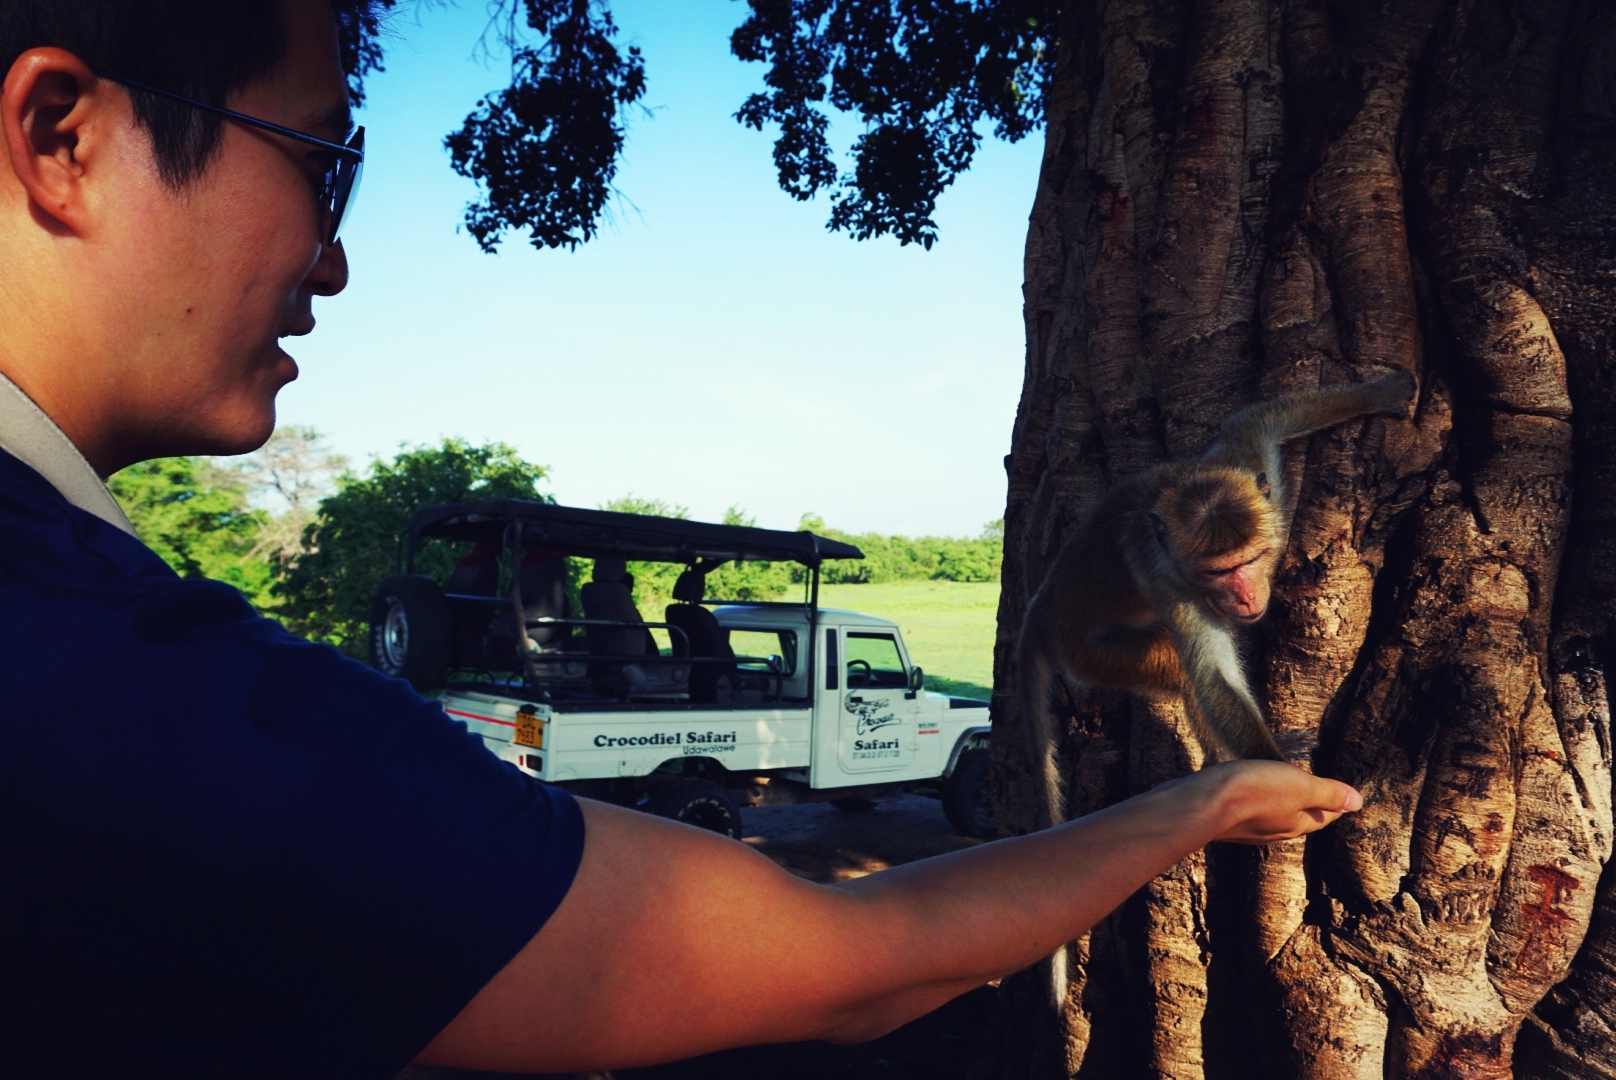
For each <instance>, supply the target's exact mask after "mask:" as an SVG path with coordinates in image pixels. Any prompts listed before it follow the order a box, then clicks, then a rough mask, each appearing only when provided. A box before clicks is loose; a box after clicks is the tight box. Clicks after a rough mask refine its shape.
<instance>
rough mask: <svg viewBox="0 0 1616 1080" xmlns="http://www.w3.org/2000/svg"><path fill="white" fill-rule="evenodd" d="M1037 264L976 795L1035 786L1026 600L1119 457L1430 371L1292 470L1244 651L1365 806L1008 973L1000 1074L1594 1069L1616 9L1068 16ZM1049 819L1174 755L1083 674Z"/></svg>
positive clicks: (1162, 451)
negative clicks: (1289, 508)
mask: <svg viewBox="0 0 1616 1080" xmlns="http://www.w3.org/2000/svg"><path fill="white" fill-rule="evenodd" d="M1064 31H1065V32H1064V35H1063V36H1064V40H1065V45H1064V46H1063V50H1062V54H1061V56H1060V60H1059V67H1058V71H1057V74H1056V81H1055V86H1054V88H1053V91H1052V94H1051V98H1050V104H1049V123H1048V146H1047V149H1046V151H1045V155H1044V161H1043V170H1042V175H1041V177H1040V182H1039V188H1038V195H1037V201H1036V204H1035V206H1034V209H1033V214H1032V222H1031V229H1030V232H1029V236H1028V241H1027V256H1026V324H1027V369H1026V384H1025V389H1024V392H1023V396H1022V400H1021V407H1020V412H1019V415H1018V417H1017V420H1016V428H1015V435H1014V442H1013V444H1012V452H1011V454H1010V456H1009V458H1008V459H1006V465H1007V468H1008V470H1009V482H1010V494H1009V506H1008V509H1007V512H1006V515H1005V523H1006V552H1005V564H1004V593H1003V601H1002V606H1001V608H1000V613H999V638H998V649H997V657H996V662H995V685H996V686H997V687H999V688H1001V689H1000V690H998V691H996V693H995V699H994V725H995V735H994V756H995V761H996V765H997V793H996V794H997V798H998V807H999V813H1000V820H1001V822H1002V823H1003V826H1004V828H1006V829H1007V830H1008V831H1009V832H1012V833H1017V832H1024V831H1026V830H1027V829H1028V828H1030V827H1031V826H1032V823H1033V820H1034V813H1033V808H1034V798H1033V790H1032V784H1031V779H1030V775H1029V772H1028V768H1027V761H1026V758H1025V754H1024V751H1023V743H1022V734H1021V731H1020V727H1019V717H1018V710H1017V707H1016V702H1015V701H1014V699H1013V697H1012V696H1011V695H1010V694H1009V693H1008V692H1007V691H1006V690H1005V689H1003V688H1008V687H1012V686H1014V685H1015V683H1016V680H1015V677H1014V675H1015V670H1014V669H1015V644H1016V642H1015V638H1016V634H1017V631H1018V629H1019V625H1020V613H1021V611H1022V608H1023V606H1024V604H1025V603H1026V600H1027V598H1028V597H1029V596H1030V595H1031V593H1032V592H1033V591H1034V590H1035V589H1036V588H1037V585H1038V583H1039V581H1040V580H1041V578H1042V575H1043V572H1044V569H1045V568H1046V567H1047V565H1048V563H1049V560H1050V558H1051V557H1052V555H1053V553H1054V552H1055V551H1056V549H1057V548H1058V546H1059V544H1060V542H1061V540H1062V539H1063V538H1064V536H1065V535H1066V534H1067V533H1068V531H1069V530H1070V528H1071V526H1072V524H1073V522H1074V521H1075V520H1076V519H1077V518H1078V517H1079V515H1081V514H1082V512H1083V510H1084V508H1085V507H1086V506H1088V505H1089V504H1090V503H1091V502H1092V501H1093V500H1094V499H1095V498H1096V496H1098V495H1099V494H1100V493H1101V492H1102V491H1104V490H1105V489H1106V487H1107V486H1108V485H1110V484H1111V483H1112V482H1114V481H1115V480H1116V479H1117V478H1119V477H1122V476H1126V475H1128V474H1129V473H1132V472H1134V471H1136V470H1138V469H1140V468H1143V467H1145V466H1147V465H1150V464H1152V463H1154V462H1157V461H1161V460H1164V459H1167V458H1171V457H1178V456H1182V455H1190V454H1194V453H1196V452H1197V451H1199V450H1200V449H1201V448H1202V447H1203V446H1204V445H1205V444H1206V443H1207V442H1208V441H1209V439H1210V436H1211V434H1212V433H1213V431H1214V430H1215V428H1216V425H1217V423H1218V422H1219V421H1220V420H1221V419H1222V418H1223V417H1224V416H1225V415H1227V414H1228V413H1229V412H1231V411H1233V410H1234V409H1235V408H1237V407H1238V406H1240V405H1241V404H1243V403H1245V402H1248V401H1251V400H1254V399H1256V398H1259V397H1264V396H1269V395H1272V394H1275V393H1278V392H1282V391H1287V390H1294V389H1300V388H1305V387H1310V386H1317V385H1321V384H1334V383H1342V382H1351V381H1357V380H1361V379H1365V378H1369V377H1372V376H1374V375H1376V374H1378V373H1381V372H1383V371H1385V370H1386V369H1388V368H1398V369H1402V370H1405V371H1409V372H1412V373H1414V374H1415V376H1416V377H1417V378H1418V380H1419V384H1420V394H1419V405H1418V411H1417V414H1416V416H1415V418H1414V420H1413V421H1412V422H1407V421H1396V420H1385V419H1376V420H1370V421H1364V422H1360V423H1355V424H1348V425H1344V426H1342V427H1340V428H1338V429H1335V430H1333V431H1330V432H1327V433H1324V434H1321V435H1319V436H1317V437H1315V438H1314V439H1312V440H1311V441H1309V442H1307V443H1306V444H1304V445H1298V446H1296V447H1294V448H1293V450H1292V451H1291V457H1290V467H1291V468H1292V469H1293V470H1294V476H1295V478H1296V480H1297V485H1298V487H1297V489H1298V490H1299V493H1300V497H1299V500H1298V507H1297V510H1296V513H1295V519H1294V526H1293V530H1292V533H1291V539H1290V546H1289V549H1288V550H1287V552H1286V553H1285V557H1284V559H1283V561H1282V563H1281V565H1280V568H1279V571H1278V576H1277V578H1276V581H1275V586H1276V589H1275V599H1274V604H1273V607H1272V609H1271V613H1270V615H1269V617H1268V620H1267V621H1266V623H1265V624H1264V625H1263V626H1262V627H1261V629H1260V630H1259V632H1258V633H1256V634H1254V635H1253V636H1252V638H1251V640H1250V641H1249V642H1248V648H1247V665H1248V668H1249V669H1250V670H1251V672H1252V674H1253V678H1254V681H1255V682H1256V683H1257V684H1258V689H1259V696H1260V698H1261V699H1262V700H1263V702H1264V704H1265V707H1266V709H1267V712H1268V715H1269V716H1270V718H1271V720H1272V723H1273V726H1274V727H1275V728H1276V729H1277V730H1280V731H1305V730H1308V729H1317V730H1318V732H1319V746H1318V749H1317V751H1316V752H1315V753H1314V755H1313V759H1312V767H1313V768H1314V769H1316V770H1317V771H1319V772H1320V773H1322V774H1325V775H1330V776H1336V777H1339V778H1341V779H1343V780H1346V781H1348V782H1350V783H1353V784H1355V785H1357V786H1358V787H1359V789H1360V790H1362V791H1363V792H1364V794H1365V796H1366V799H1367V804H1366V806H1365V808H1364V810H1363V811H1362V812H1361V813H1359V814H1356V815H1353V816H1351V817H1350V818H1349V819H1346V820H1344V821H1343V822H1342V823H1340V824H1338V825H1337V826H1335V827H1333V828H1331V829H1329V830H1327V831H1325V832H1324V833H1322V834H1320V835H1318V836H1315V837H1312V838H1310V839H1308V840H1306V841H1297V842H1293V843H1289V844H1279V845H1274V846H1273V847H1271V848H1269V849H1267V850H1263V851H1258V850H1250V849H1241V848H1231V847H1223V846H1214V847H1213V848H1212V849H1209V850H1208V851H1207V852H1206V853H1205V854H1204V855H1196V856H1194V857H1191V858H1189V859H1186V860H1184V861H1183V862H1182V863H1180V864H1179V865H1178V866H1176V867H1174V868H1173V869H1172V870H1171V871H1169V872H1168V873H1167V874H1165V875H1163V876H1162V877H1161V878H1159V879H1157V880H1156V881H1154V882H1152V883H1151V884H1150V885H1149V886H1147V887H1146V888H1145V889H1143V890H1141V892H1140V893H1139V894H1138V895H1136V896H1135V897H1133V898H1132V899H1131V900H1130V901H1129V902H1128V903H1127V904H1125V905H1124V906H1123V907H1122V908H1121V909H1120V910H1119V911H1118V912H1117V913H1115V914H1114V915H1112V916H1111V917H1110V918H1109V919H1107V920H1106V921H1105V922H1104V923H1103V924H1101V925H1100V926H1099V927H1097V928H1096V929H1095V931H1094V932H1093V933H1092V934H1091V935H1089V937H1088V938H1086V939H1084V940H1083V941H1081V942H1079V943H1077V946H1076V948H1075V950H1074V953H1075V955H1076V957H1077V959H1078V963H1077V964H1076V976H1077V977H1076V979H1075V981H1074V984H1073V988H1072V993H1071V996H1070V998H1069V1000H1068V1002H1067V1005H1066V1008H1065V1011H1064V1013H1063V1014H1062V1015H1060V1016H1056V1015H1054V1014H1053V1012H1052V1011H1051V1010H1049V1009H1048V1008H1047V1007H1046V1006H1043V1005H1042V1004H1041V1001H1040V994H1039V989H1038V986H1037V984H1036V982H1037V981H1036V979H1035V978H1034V977H1033V976H1031V975H1030V974H1027V973H1023V974H1022V975H1020V976H1015V977H1012V978H1011V979H1008V980H1006V981H1005V983H1004V986H1003V987H1002V989H1001V992H1000V997H999V1008H998V1015H997V1016H996V1018H995V1024H994V1029H993V1037H992V1038H991V1039H989V1040H988V1041H987V1043H986V1044H985V1045H984V1046H983V1048H982V1050H981V1055H980V1057H979V1060H978V1062H977V1069H976V1071H977V1073H978V1075H980V1076H982V1077H994V1078H999V1077H1004V1078H1010V1077H1017V1078H1020V1077H1026V1076H1036V1077H1046V1076H1067V1075H1070V1076H1083V1077H1096V1078H1102V1077H1135V1076H1163V1077H1173V1078H1175V1080H1192V1078H1199V1077H1207V1076H1212V1077H1251V1076H1257V1075H1266V1076H1272V1077H1292V1076H1299V1077H1308V1078H1321V1080H1322V1078H1330V1080H1336V1078H1342V1080H1345V1078H1348V1077H1351V1078H1370V1077H1381V1076H1387V1077H1421V1078H1431V1080H1437V1078H1450V1077H1451V1078H1457V1077H1465V1078H1480V1077H1488V1078H1490V1077H1504V1076H1509V1075H1512V1074H1513V1075H1520V1076H1523V1077H1534V1078H1537V1077H1541V1078H1549V1077H1595V1076H1598V1077H1616V871H1612V873H1610V874H1607V875H1605V877H1604V879H1603V880H1602V879H1601V873H1602V871H1603V869H1604V867H1605V865H1606V863H1607V860H1608V859H1609V856H1610V853H1611V834H1612V820H1611V749H1610V717H1609V703H1608V700H1607V693H1606V666H1607V664H1608V663H1609V662H1610V660H1611V656H1612V653H1611V616H1612V614H1613V612H1616V607H1613V606H1612V605H1613V602H1616V417H1613V416H1612V414H1613V413H1616V382H1613V380H1616V348H1613V341H1612V328H1613V317H1616V243H1613V238H1616V4H1613V3H1611V2H1609V0H1078V2H1075V3H1073V4H1072V5H1071V7H1070V8H1069V9H1068V11H1067V14H1066V26H1065V28H1064ZM1070 705H1071V709H1070V720H1069V722H1068V724H1067V726H1066V730H1065V738H1064V745H1063V754H1064V762H1065V766H1066V773H1067V775H1068V777H1069V778H1070V782H1071V785H1072V800H1071V801H1072V805H1073V811H1074V813H1080V812H1085V811H1088V810H1093V809H1096V808H1098V807H1100V806H1103V805H1105V804H1106V803H1108V802H1111V801H1115V800H1116V799H1119V798H1122V797H1125V796H1126V795H1128V794H1131V793H1134V792H1138V791H1142V790H1144V789H1146V788H1148V787H1151V786H1153V785H1155V784H1157V783H1160V782H1162V781H1164V780H1167V779H1169V778H1171V777H1173V776H1176V775H1179V774H1181V773H1183V772H1185V771H1187V770H1189V769H1193V768H1196V767H1198V766H1199V765H1200V764H1201V763H1202V762H1201V757H1200V751H1199V748H1198V747H1197V745H1196V743H1195V741H1194V739H1193V736H1192V735H1191V734H1190V732H1189V728H1188V726H1187V725H1186V723H1185V722H1184V718H1183V716H1182V713H1181V711H1180V710H1178V709H1176V708H1173V707H1167V706H1162V705H1157V704H1147V703H1144V702H1140V701H1135V700H1130V699H1128V698H1126V697H1125V696H1121V695H1117V694H1112V693H1100V692H1088V693H1086V694H1085V695H1084V696H1083V699H1082V700H1076V701H1072V702H1071V703H1070Z"/></svg>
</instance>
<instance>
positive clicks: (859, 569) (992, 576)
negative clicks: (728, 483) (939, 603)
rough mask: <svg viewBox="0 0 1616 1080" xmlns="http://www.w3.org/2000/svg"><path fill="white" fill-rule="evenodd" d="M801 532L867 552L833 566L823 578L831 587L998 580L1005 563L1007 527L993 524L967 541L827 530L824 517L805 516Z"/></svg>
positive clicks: (826, 565) (831, 565)
mask: <svg viewBox="0 0 1616 1080" xmlns="http://www.w3.org/2000/svg"><path fill="white" fill-rule="evenodd" d="M798 528H801V529H806V530H808V531H809V532H814V533H818V534H819V535H820V536H825V537H829V538H830V539H832V540H841V541H842V542H844V543H848V544H853V545H854V546H856V547H858V548H859V549H860V550H861V551H863V552H864V558H863V559H862V560H851V559H849V560H836V561H832V562H827V563H826V564H825V569H824V571H823V573H822V574H821V575H820V578H821V580H822V581H824V582H825V583H826V584H831V585H882V584H886V583H887V582H892V581H998V580H999V567H1000V564H1001V563H1002V562H1003V561H1004V522H1003V521H994V522H990V523H989V524H988V525H987V527H986V528H984V529H983V531H982V535H981V536H978V537H975V538H971V539H966V538H960V537H952V536H919V537H908V536H885V535H882V534H881V533H847V532H843V531H842V530H840V529H832V528H829V527H827V526H826V525H825V521H824V519H823V518H820V517H818V516H816V515H814V514H804V515H803V516H802V521H801V522H800V523H799V525H798Z"/></svg>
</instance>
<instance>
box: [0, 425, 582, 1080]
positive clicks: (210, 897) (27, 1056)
mask: <svg viewBox="0 0 1616 1080" xmlns="http://www.w3.org/2000/svg"><path fill="white" fill-rule="evenodd" d="M582 851H583V820H582V817H581V816H580V814H579V812H578V807H577V804H576V803H574V802H573V801H572V799H571V798H570V797H569V796H567V795H566V794H565V793H563V792H560V791H558V790H556V789H553V788H549V787H546V786H545V785H543V784H540V783H538V782H537V781H535V780H533V779H531V778H530V777H527V776H524V775H523V774H521V773H520V772H519V771H517V770H516V769H515V768H513V767H512V766H510V765H508V764H506V763H503V762H501V761H499V760H498V759H497V758H495V757H494V756H493V755H492V754H490V753H489V752H488V751H487V750H486V749H484V747H483V746H482V743H481V741H480V740H479V739H478V738H477V737H475V736H473V735H471V734H469V733H468V732H467V731H466V729H465V727H464V726H462V725H461V724H459V723H457V722H455V721H452V720H450V719H449V718H448V717H447V716H445V715H444V712H443V710H442V709H441V708H440V707H439V706H438V705H437V704H436V703H434V702H429V701H426V700H424V699H423V698H421V697H420V696H419V695H417V694H416V693H414V692H413V691H412V690H411V689H410V688H409V687H408V686H407V685H406V684H404V683H402V682H399V681H397V680H394V679H389V678H386V677H384V676H382V675H380V674H378V673H376V672H374V671H372V670H370V669H369V668H366V667H365V666H363V665H361V664H358V663H355V662H354V661H352V660H349V659H346V658H344V657H343V656H341V655H339V654H338V653H337V652H336V651H335V650H333V649H330V648H327V647H325V646H322V645H313V644H310V643H309V642H307V641H304V640H302V639H301V638H298V637H295V636H293V635H292V634H289V633H287V632H286V631H285V630H283V629H282V628H281V627H280V626H279V625H278V624H277V623H275V622H273V621H270V620H268V619H263V618H260V617H258V616H257V615H256V614H255V613H254V612H253V610H252V608H251V607H250V606H249V605H248V604H247V603H246V601H245V600H243V598H242V597H241V595H240V594H239V593H238V592H236V591H235V590H234V589H231V588H229V587H228V586H225V585H221V584H218V583H215V582H209V581H194V580H182V579H180V578H178V577H176V576H175V575H174V574H173V572H172V571H170V570H169V568H168V567H167V566H166V565H165V564H164V563H163V562H162V560H160V559H159V558H158V557H157V556H156V555H154V554H153V553H152V552H151V551H149V550H148V549H147V548H146V547H144V546H143V545H142V544H140V543H139V542H138V541H136V540H135V539H133V538H132V537H130V536H128V535H127V534H125V533H124V532H122V531H120V530H119V529H118V528H116V527H114V526H113V525H110V524H108V523H107V522H106V521H103V520H102V519H101V518H99V517H96V516H94V515H92V514H90V513H87V512H85V511H84V510H81V509H78V508H77V507H76V506H73V505H71V504H69V503H68V502H67V500H66V499H64V498H63V497H62V496H61V495H60V494H58V493H57V491H56V489H55V488H54V487H52V486H51V485H50V484H49V483H47V482H46V481H45V480H44V479H43V478H41V476H40V475H39V474H38V473H36V472H34V471H33V470H32V469H30V468H29V467H28V466H26V465H23V464H22V463H21V462H20V461H18V460H17V459H16V458H14V457H12V456H11V455H9V454H6V453H4V452H0V1074H4V1075H5V1076H8V1077H11V1076H14V1077H18V1078H24V1077H29V1078H31V1077H53V1078H54V1077H95V1078H97V1080H104V1078H106V1077H110V1076H122V1075H128V1076H148V1075H149V1076H162V1077H164V1078H165V1080H178V1078H183V1077H199V1078H200V1077H207V1078H209V1080H220V1078H225V1077H259V1076H262V1077H276V1078H277V1080H288V1078H290V1077H298V1078H300V1080H301V1078H314V1077H333V1078H335V1077H341V1078H343V1080H360V1078H364V1077H377V1078H385V1077H389V1076H391V1075H392V1074H393V1073H395V1072H396V1071H398V1070H399V1069H400V1068H402V1067H403V1066H404V1065H406V1064H407V1063H408V1062H409V1061H410V1059H411V1058H412V1057H414V1055H415V1054H416V1053H418V1052H419V1051H420V1050H421V1048H422V1047H424V1046H425V1045H426V1044H427V1043H428V1042H429V1041H431V1039H432V1037H433V1036H434V1035H436V1034H437V1033H438V1032H439V1031H440V1030H441V1029H442V1028H443V1027H444V1026H445V1025H446V1024H447V1023H448V1022H449V1021H450V1020H451V1019H453V1018H454V1016H455V1014H456V1013H458V1012H459V1011H460V1009H461V1008H462V1007H463V1006H464V1005H465V1004H466V1003H467V1002H468V1001H469V1000H470V999H471V998H472V996H473V995H475V994H476V993H477V991H478V990H479V989H481V987H482V986H483V985H484V984H485V983H486V982H488V980H489V979H490V978H491V977H492V976H493V975H494V974H495V973H496V972H498V971H499V970H500V968H501V967H503V966H504V965H505V963H506V962H507V961H508V960H510V958H511V957H512V956H514V955H515V954H516V952H517V951H518V950H520V949H521V948H522V946H523V945H525V944H526V943H527V941H528V939H530V938H531V937H532V936H533V935H534V933H536V932H537V931H538V929H539V928H540V927H541V926H542V925H543V924H544V922H545V920H546V919H547V918H549V916H550V914H551V913H552V912H553V911H554V910H555V908H556V906H557V905H558V904H559V903H560V902H561V899H562V897H563V896H564V895H565V894H566V891H567V889H568V887H569V886H570V885H571V883H572V879H573V875H574V873H575V871H576V870H577V866H578V861H579V858H580V857H581V855H582Z"/></svg>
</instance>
